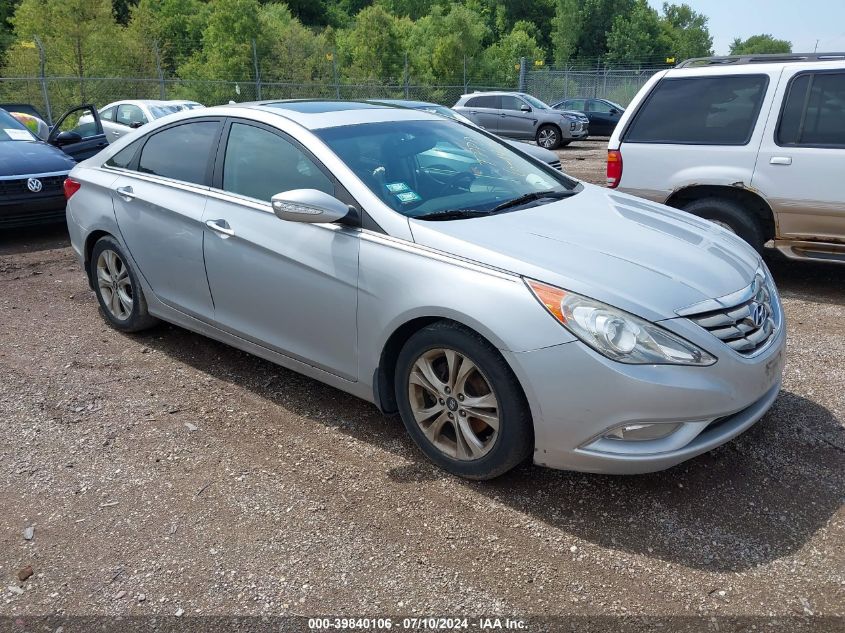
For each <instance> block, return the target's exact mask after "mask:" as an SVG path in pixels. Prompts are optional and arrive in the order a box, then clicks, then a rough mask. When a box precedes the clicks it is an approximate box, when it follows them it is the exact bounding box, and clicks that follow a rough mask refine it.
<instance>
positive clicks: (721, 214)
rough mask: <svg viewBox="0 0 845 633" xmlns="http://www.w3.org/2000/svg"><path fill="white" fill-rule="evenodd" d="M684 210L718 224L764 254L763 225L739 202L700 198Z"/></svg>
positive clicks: (751, 211)
mask: <svg viewBox="0 0 845 633" xmlns="http://www.w3.org/2000/svg"><path fill="white" fill-rule="evenodd" d="M683 210H684V211H686V212H687V213H691V214H692V215H697V216H698V217H700V218H704V219H706V220H710V221H711V222H714V223H716V224H718V225H719V226H721V227H722V228H724V229H727V230H728V231H731V232H732V233H735V234H736V235H738V236H739V237H741V238H742V239H744V240H745V241H746V242H748V243H749V244H750V245H751V246H753V247H754V249H755V250H757V252H760V253H762V252H763V243H764V242H765V238H764V235H765V233H764V232H763V226H762V223H761V222H760V220H759V219H758V218H757V216H756V215H755V213H754V211H753V210H751V209H747V208H746V207H744V206H743V205H742V204H740V203H739V202H737V201H735V200H728V199H725V198H700V199H698V200H693V201H692V202H688V203H687V204H685V205H684V206H683Z"/></svg>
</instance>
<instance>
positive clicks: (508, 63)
mask: <svg viewBox="0 0 845 633" xmlns="http://www.w3.org/2000/svg"><path fill="white" fill-rule="evenodd" d="M530 24H531V23H526V22H517V24H516V26H515V27H514V28H513V30H512V31H511V32H510V33H508V34H507V35H506V36H505V37H503V38H501V39H500V40H499V41H498V42H496V43H495V44H493V45H492V46H490V47H489V48H487V49H486V50H485V51H484V67H485V71H486V72H485V79H486V80H487V81H489V82H490V83H493V84H495V85H498V86H515V85H516V83H517V81H518V78H519V62H520V58H522V57H524V58H525V60H526V62H527V63H528V65H529V68H530V67H531V65H532V64H533V62H535V61H538V60H539V61H542V60H544V59H545V58H546V52H545V51H544V50H543V48H542V47H541V46H540V45H539V44H537V40H536V39H535V38H534V36H533V35H532V34H530V33H529V32H528V31H529V29H527V28H525V27H527V26H528V25H530Z"/></svg>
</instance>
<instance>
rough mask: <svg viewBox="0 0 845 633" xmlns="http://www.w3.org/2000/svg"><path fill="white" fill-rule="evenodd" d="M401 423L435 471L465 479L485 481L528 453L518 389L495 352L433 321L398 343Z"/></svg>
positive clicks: (527, 420)
mask: <svg viewBox="0 0 845 633" xmlns="http://www.w3.org/2000/svg"><path fill="white" fill-rule="evenodd" d="M395 389H396V399H397V402H398V404H399V412H400V414H401V416H402V422H403V423H404V424H405V428H406V429H407V431H408V433H409V434H410V436H411V438H412V439H413V440H414V442H415V443H416V444H417V446H419V448H420V449H421V450H422V451H423V452H424V453H425V454H426V455H427V456H428V458H429V459H431V460H432V461H433V462H434V463H435V464H437V465H438V466H440V467H441V468H443V469H444V470H447V471H448V472H450V473H452V474H455V475H458V476H460V477H466V478H468V479H492V478H494V477H497V476H499V475H501V474H503V473H505V472H507V471H508V470H510V469H511V468H513V467H514V466H516V465H517V464H519V463H520V462H522V461H524V460H525V459H526V458H527V457H528V456H529V455H530V454H531V451H532V450H533V445H534V438H533V427H532V423H531V415H530V413H529V410H528V404H527V402H526V400H525V396H524V394H523V393H522V389H521V388H520V386H519V384H518V383H517V380H516V377H515V376H514V375H513V372H511V370H510V367H508V365H507V363H506V362H505V360H504V359H503V358H502V356H501V354H499V352H498V350H496V348H495V347H493V346H492V345H490V343H488V342H487V341H486V340H484V339H483V338H482V337H481V336H479V335H478V334H476V333H475V332H472V331H470V330H467V329H466V328H463V327H461V326H459V325H457V324H454V323H449V322H447V321H440V322H437V323H434V324H432V325H430V326H428V327H425V328H423V329H422V330H420V331H419V332H417V333H416V334H414V335H413V336H412V337H411V338H410V339H409V340H408V341H407V343H405V346H404V347H403V348H402V351H401V352H400V354H399V358H398V361H397V367H396V377H395Z"/></svg>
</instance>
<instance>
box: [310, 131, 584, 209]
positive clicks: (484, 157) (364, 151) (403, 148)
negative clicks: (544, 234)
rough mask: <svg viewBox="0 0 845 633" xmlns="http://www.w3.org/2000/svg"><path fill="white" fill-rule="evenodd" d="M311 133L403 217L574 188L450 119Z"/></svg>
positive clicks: (490, 204)
mask: <svg viewBox="0 0 845 633" xmlns="http://www.w3.org/2000/svg"><path fill="white" fill-rule="evenodd" d="M315 133H316V134H317V136H319V137H320V138H321V139H322V140H323V141H324V142H325V143H326V144H327V145H328V146H329V147H330V148H331V149H332V150H333V151H334V152H335V154H337V155H338V156H339V157H340V158H341V160H343V161H344V162H345V163H346V164H347V165H348V166H349V167H350V169H352V171H354V172H355V174H356V175H357V176H358V177H359V178H360V179H361V180H362V181H363V182H364V184H366V185H367V187H368V188H369V189H370V190H371V191H372V192H373V193H375V194H376V195H377V196H379V197H380V198H381V199H382V200H383V201H384V202H385V203H386V204H387V205H388V206H389V207H390V208H392V209H393V210H394V211H397V212H398V213H401V214H402V215H405V216H407V217H412V218H425V217H426V216H433V215H435V214H443V213H444V212H450V211H462V212H463V211H471V212H473V213H475V214H476V215H481V214H486V213H492V212H494V211H496V212H498V207H500V206H501V205H502V204H503V203H506V202H510V201H513V200H516V199H521V198H523V197H525V196H526V195H529V194H531V195H534V194H540V193H544V194H545V193H550V194H557V193H567V192H569V191H571V190H572V189H574V188H575V187H576V186H577V182H575V181H573V180H571V179H569V178H567V177H566V176H564V175H563V174H562V173H560V172H558V171H556V170H554V169H552V168H550V167H546V166H544V165H541V164H537V163H534V162H532V161H531V160H529V159H528V158H524V157H523V156H522V154H520V153H517V152H515V151H514V150H512V149H511V148H510V147H509V146H508V145H506V144H504V143H502V142H499V141H496V140H493V139H492V138H490V137H489V136H487V135H485V134H483V133H482V132H480V131H477V130H475V129H473V128H469V127H466V126H463V125H460V124H458V123H454V122H452V121H448V120H443V121H386V122H382V123H365V124H361V125H349V126H338V127H332V128H326V129H322V130H316V132H315ZM545 201H546V199H545V198H543V199H537V200H531V201H530V202H531V203H533V204H543V203H544V202H545Z"/></svg>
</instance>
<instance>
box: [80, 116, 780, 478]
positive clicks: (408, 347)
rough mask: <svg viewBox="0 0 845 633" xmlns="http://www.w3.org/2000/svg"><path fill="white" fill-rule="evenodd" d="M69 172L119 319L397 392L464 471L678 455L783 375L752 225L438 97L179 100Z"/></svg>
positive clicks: (451, 463)
mask: <svg viewBox="0 0 845 633" xmlns="http://www.w3.org/2000/svg"><path fill="white" fill-rule="evenodd" d="M456 153H463V154H467V153H468V154H470V155H471V156H473V157H474V158H475V160H473V161H471V162H469V163H467V164H462V163H460V162H457V163H449V164H445V165H444V164H443V162H442V161H441V160H440V156H441V155H442V154H446V155H449V156H454V155H456ZM65 191H66V192H67V195H68V205H67V220H68V226H69V229H70V235H71V242H72V245H73V248H74V250H75V252H76V254H77V256H78V257H79V261H80V263H81V264H82V266H83V267H84V270H85V272H86V274H87V276H88V279H89V281H90V283H91V286H92V288H93V289H94V291H95V294H96V296H97V300H98V301H99V304H100V308H101V310H102V313H103V315H104V317H105V319H106V320H107V321H108V322H109V323H110V324H111V325H112V326H113V327H115V328H117V329H119V330H123V331H136V330H141V329H144V328H147V327H150V326H152V325H153V324H155V322H156V320H157V319H164V320H166V321H169V322H172V323H175V324H177V325H180V326H182V327H185V328H187V329H190V330H194V331H196V332H200V333H203V334H205V335H207V336H209V337H212V338H215V339H217V340H220V341H224V342H226V343H229V344H230V345H233V346H235V347H237V348H240V349H242V350H246V351H249V352H252V353H253V354H256V355H258V356H261V357H262V358H266V359H269V360H271V361H273V362H275V363H278V364H280V365H282V366H284V367H288V368H290V369H293V370H295V371H298V372H300V373H303V374H305V375H307V376H311V377H313V378H316V379H317V380H320V381H323V382H325V383H327V384H329V385H332V386H334V387H337V388H339V389H342V390H344V391H347V392H349V393H352V394H355V395H356V396H359V397H361V398H364V399H366V400H368V401H370V402H373V403H375V404H376V406H378V407H379V408H380V409H381V410H382V411H384V412H385V413H389V412H397V411H398V412H399V413H400V415H401V418H402V421H403V423H404V425H405V427H406V429H407V431H408V433H409V434H410V435H411V437H412V438H413V440H414V441H415V442H416V444H417V445H418V446H419V447H420V449H421V450H422V451H423V452H424V453H425V454H426V455H427V456H428V457H429V458H430V459H431V460H433V461H434V462H435V463H437V464H438V465H440V466H441V467H442V468H444V469H446V470H448V471H449V472H451V473H454V474H457V475H460V476H463V477H468V478H474V479H487V478H491V477H495V476H497V475H500V474H502V473H504V472H506V471H507V470H509V469H511V468H513V467H514V466H516V465H517V464H519V463H521V462H522V461H523V460H525V459H526V458H528V457H533V460H534V462H535V463H537V464H542V465H545V466H551V467H555V468H566V469H576V470H583V471H592V472H602V473H642V472H649V471H654V470H659V469H663V468H667V467H670V466H672V465H674V464H677V463H679V462H681V461H683V460H686V459H688V458H690V457H693V456H695V455H698V454H700V453H703V452H705V451H708V450H710V449H712V448H714V447H716V446H719V445H720V444H722V443H724V442H726V441H728V440H730V439H731V438H733V437H735V436H736V435H738V434H739V433H741V432H743V431H744V430H746V429H747V428H749V427H750V426H751V425H752V424H754V423H755V422H756V421H757V420H759V419H760V417H761V416H762V415H763V414H764V413H765V412H766V410H767V409H768V408H769V407H770V406H771V404H772V403H773V402H774V400H775V398H776V397H777V394H778V391H779V389H780V385H781V370H782V368H783V363H784V349H785V341H786V329H785V323H784V317H783V312H782V310H781V305H780V301H779V299H778V293H777V290H776V288H775V285H774V283H773V281H772V278H771V275H770V274H769V272H768V270H767V269H766V266H765V264H764V263H763V261H762V260H761V259H760V257H759V256H758V255H757V253H756V252H755V251H754V250H753V249H751V248H749V247H748V246H747V245H746V244H745V243H744V242H743V241H742V240H740V239H739V238H737V237H736V236H735V235H732V234H731V233H729V232H728V231H725V230H724V229H722V228H720V227H718V226H716V225H714V224H712V223H710V222H707V221H704V220H699V219H698V218H695V217H692V216H689V215H687V214H684V213H682V212H679V211H676V210H674V209H670V208H667V207H664V206H661V205H658V204H654V203H650V202H646V201H643V200H640V199H637V198H634V197H631V196H628V195H625V194H619V193H615V192H612V191H609V190H606V189H603V188H599V187H595V186H591V185H587V184H583V183H579V182H577V181H575V180H572V179H570V178H568V177H567V176H566V175H564V174H562V173H560V172H559V171H557V170H555V169H552V168H550V167H548V166H546V165H543V164H541V163H540V162H538V161H534V160H530V159H528V158H527V157H525V156H524V155H522V154H521V153H519V152H516V151H514V150H513V149H512V148H511V147H510V146H509V145H507V144H506V143H503V142H502V141H501V140H499V139H497V138H496V137H494V136H492V135H490V134H488V133H486V132H484V131H482V130H479V129H478V128H475V127H472V126H468V125H464V124H461V123H458V122H455V121H449V120H446V119H444V118H442V117H439V116H437V115H433V114H428V113H425V112H419V111H414V110H409V109H404V108H403V109H398V108H390V107H385V106H380V105H376V104H372V103H355V102H346V103H344V102H320V101H288V102H262V103H254V104H244V105H240V106H219V107H213V108H207V109H204V110H195V111H191V112H183V113H179V114H177V115H174V116H172V117H169V118H168V119H167V120H164V121H157V122H153V123H151V124H150V125H149V126H148V127H147V128H145V129H144V130H142V131H140V132H139V133H138V134H136V135H134V136H133V137H131V138H125V139H122V140H120V141H118V142H117V143H115V144H114V145H112V146H111V147H109V148H108V149H106V150H104V151H103V152H101V153H100V154H98V155H97V156H96V157H94V158H92V159H89V160H87V161H85V162H83V163H80V164H79V165H78V166H76V167H75V168H74V169H73V171H72V172H71V174H70V177H69V179H68V180H67V182H66V185H65Z"/></svg>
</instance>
